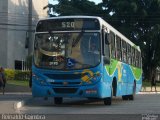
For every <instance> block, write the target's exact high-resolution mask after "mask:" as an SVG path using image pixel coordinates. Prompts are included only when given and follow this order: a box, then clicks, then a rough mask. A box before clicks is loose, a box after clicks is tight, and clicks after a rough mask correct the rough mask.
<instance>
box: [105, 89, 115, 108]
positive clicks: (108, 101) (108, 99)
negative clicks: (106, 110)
mask: <svg viewBox="0 0 160 120" xmlns="http://www.w3.org/2000/svg"><path fill="white" fill-rule="evenodd" d="M112 89H113V88H112ZM112 89H111V96H110V97H106V98H104V99H103V101H104V105H111V104H112Z"/></svg>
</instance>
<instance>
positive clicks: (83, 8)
mask: <svg viewBox="0 0 160 120" xmlns="http://www.w3.org/2000/svg"><path fill="white" fill-rule="evenodd" d="M45 8H49V11H48V13H49V15H50V16H55V15H54V14H51V13H56V14H58V15H59V16H65V15H91V16H93V15H99V13H100V12H101V11H102V10H101V8H100V7H99V6H97V5H95V3H94V2H91V1H89V0H58V4H56V5H52V4H48V5H47V6H45V7H44V9H45Z"/></svg>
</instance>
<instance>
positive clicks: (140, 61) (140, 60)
mask: <svg viewBox="0 0 160 120" xmlns="http://www.w3.org/2000/svg"><path fill="white" fill-rule="evenodd" d="M138 59H139V60H138V61H139V66H138V67H139V68H141V63H142V59H141V53H140V52H139V58H138Z"/></svg>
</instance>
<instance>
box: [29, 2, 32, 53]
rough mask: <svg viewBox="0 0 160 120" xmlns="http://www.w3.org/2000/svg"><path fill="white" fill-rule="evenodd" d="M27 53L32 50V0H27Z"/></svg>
mask: <svg viewBox="0 0 160 120" xmlns="http://www.w3.org/2000/svg"><path fill="white" fill-rule="evenodd" d="M28 12H29V13H28V38H29V40H28V55H31V54H32V51H33V40H32V32H33V31H32V0H28Z"/></svg>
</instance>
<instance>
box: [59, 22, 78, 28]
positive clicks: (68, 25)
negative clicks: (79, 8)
mask: <svg viewBox="0 0 160 120" xmlns="http://www.w3.org/2000/svg"><path fill="white" fill-rule="evenodd" d="M74 27H75V22H62V28H74Z"/></svg>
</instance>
